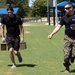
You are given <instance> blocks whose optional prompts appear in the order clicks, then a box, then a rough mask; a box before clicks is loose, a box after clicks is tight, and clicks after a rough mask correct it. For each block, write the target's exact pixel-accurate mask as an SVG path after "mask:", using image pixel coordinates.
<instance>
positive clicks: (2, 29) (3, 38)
mask: <svg viewBox="0 0 75 75" xmlns="http://www.w3.org/2000/svg"><path fill="white" fill-rule="evenodd" d="M1 33H2V42H5V37H4V25H3V24H1Z"/></svg>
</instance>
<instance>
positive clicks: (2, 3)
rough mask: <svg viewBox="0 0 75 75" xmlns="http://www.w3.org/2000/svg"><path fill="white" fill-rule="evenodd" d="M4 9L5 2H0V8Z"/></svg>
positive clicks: (0, 0)
mask: <svg viewBox="0 0 75 75" xmlns="http://www.w3.org/2000/svg"><path fill="white" fill-rule="evenodd" d="M3 7H6V0H0V8H3Z"/></svg>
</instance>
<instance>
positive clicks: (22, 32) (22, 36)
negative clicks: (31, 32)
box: [19, 25, 24, 42]
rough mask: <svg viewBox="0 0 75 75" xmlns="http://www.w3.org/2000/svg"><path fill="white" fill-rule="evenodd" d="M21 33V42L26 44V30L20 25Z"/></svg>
mask: <svg viewBox="0 0 75 75" xmlns="http://www.w3.org/2000/svg"><path fill="white" fill-rule="evenodd" d="M19 27H20V33H21V42H24V28H23V25H20V26H19Z"/></svg>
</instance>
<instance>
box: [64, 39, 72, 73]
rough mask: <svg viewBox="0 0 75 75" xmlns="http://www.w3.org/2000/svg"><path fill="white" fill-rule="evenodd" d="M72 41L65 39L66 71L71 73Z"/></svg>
mask: <svg viewBox="0 0 75 75" xmlns="http://www.w3.org/2000/svg"><path fill="white" fill-rule="evenodd" d="M71 49H72V46H71V43H70V42H69V41H68V40H64V66H65V73H69V72H70V69H69V66H70V65H71V64H70V62H69V61H70V58H71Z"/></svg>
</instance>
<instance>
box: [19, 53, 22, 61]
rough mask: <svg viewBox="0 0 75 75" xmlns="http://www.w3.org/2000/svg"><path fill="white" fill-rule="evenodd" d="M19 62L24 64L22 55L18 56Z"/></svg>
mask: <svg viewBox="0 0 75 75" xmlns="http://www.w3.org/2000/svg"><path fill="white" fill-rule="evenodd" d="M18 60H19V62H22V57H21V55H20V54H19V55H18Z"/></svg>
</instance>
